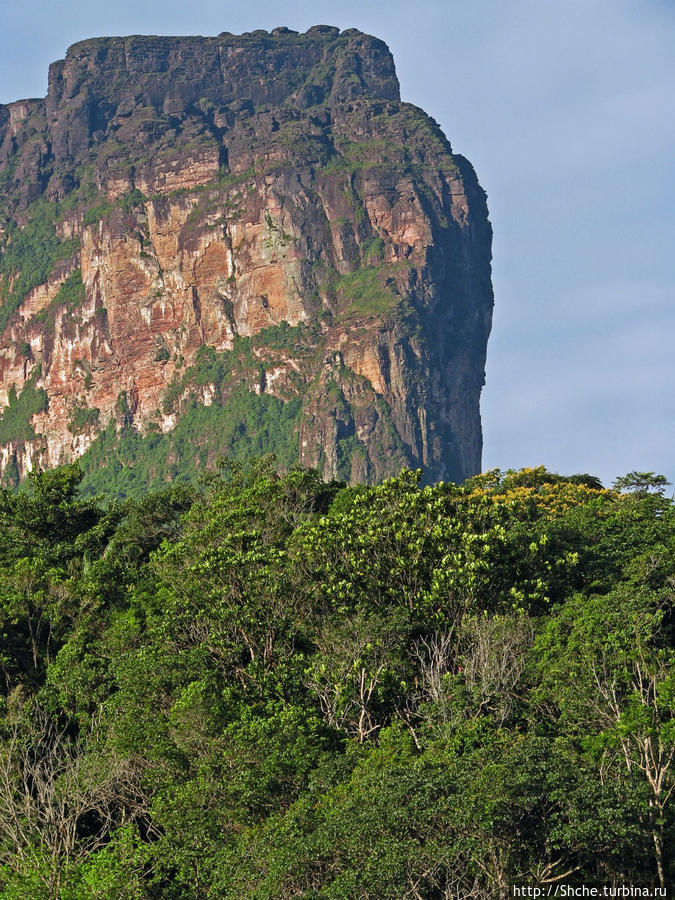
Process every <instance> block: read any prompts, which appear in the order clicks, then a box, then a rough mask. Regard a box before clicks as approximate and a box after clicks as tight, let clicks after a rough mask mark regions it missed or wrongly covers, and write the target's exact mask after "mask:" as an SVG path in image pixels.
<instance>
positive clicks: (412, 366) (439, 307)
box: [0, 26, 493, 493]
mask: <svg viewBox="0 0 675 900" xmlns="http://www.w3.org/2000/svg"><path fill="white" fill-rule="evenodd" d="M0 187H1V188H2V199H1V200H0V251H1V256H0V303H1V305H0V329H2V334H1V337H0V403H2V404H3V405H4V410H3V411H2V418H1V419H0V465H1V467H2V471H3V477H4V479H5V481H16V480H17V479H19V478H21V477H23V475H24V474H25V473H26V471H27V470H29V469H30V468H31V467H33V466H35V465H40V466H42V467H46V466H53V465H56V464H58V463H59V462H64V461H68V460H71V459H74V458H77V457H81V456H83V455H84V456H83V465H84V466H85V470H86V471H87V473H88V476H87V478H88V479H89V483H90V484H91V485H92V486H95V485H97V484H100V483H101V478H100V475H101V473H100V472H99V471H98V470H99V468H100V467H101V466H106V469H105V478H107V479H108V480H109V481H110V483H111V484H113V483H114V484H115V485H116V489H118V490H119V491H120V492H122V493H124V492H125V491H128V490H134V489H136V487H140V486H141V484H146V483H147V482H148V481H156V480H162V479H168V478H172V477H190V476H191V474H192V473H193V472H194V471H196V470H197V469H198V468H199V467H201V466H203V465H205V464H208V463H210V462H213V461H214V460H215V459H216V458H217V457H219V456H222V455H227V456H233V457H239V458H242V457H246V456H249V455H253V454H259V453H263V452H267V451H273V452H276V453H277V455H278V456H279V458H280V459H281V461H282V463H284V464H286V465H290V464H291V463H292V462H294V461H296V460H299V461H300V462H302V463H303V464H305V465H308V466H317V465H318V466H319V467H320V468H321V470H322V472H323V475H324V476H325V477H326V478H331V477H341V478H345V479H347V480H349V481H352V482H356V481H375V480H379V479H382V478H384V477H386V476H388V475H390V474H393V473H394V472H395V471H397V470H398V469H400V468H401V467H402V466H403V465H412V466H423V467H424V468H425V471H426V475H427V477H428V478H429V479H430V480H436V479H441V478H443V479H452V480H462V479H464V478H465V477H467V476H469V475H471V474H474V473H476V472H477V471H479V469H480V458H481V443H482V440H481V425H480V414H479V397H480V391H481V387H482V384H483V380H484V365H485V354H486V345H487V338H488V334H489V331H490V324H491V315H492V304H493V295H492V287H491V281H490V259H491V228H490V224H489V222H488V219H487V208H486V203H485V195H484V192H483V191H482V189H481V188H480V186H479V184H478V182H477V180H476V177H475V175H474V172H473V170H472V168H471V166H470V165H469V163H468V162H467V161H466V160H465V159H463V158H462V157H461V156H457V155H454V154H453V153H452V150H451V147H450V144H449V143H448V141H447V140H446V138H445V136H444V135H443V133H442V132H441V130H440V128H439V127H438V125H437V124H436V123H435V122H434V121H433V119H431V118H429V117H428V116H427V115H426V114H425V113H424V112H422V111H421V110H420V109H418V108H417V107H415V106H412V105H411V104H408V103H402V102H401V101H400V99H399V85H398V80H397V78H396V73H395V69H394V63H393V60H392V57H391V54H390V52H389V50H388V48H387V47H386V45H385V44H384V43H383V42H382V41H379V40H377V39H375V38H373V37H370V36H368V35H364V34H362V33H360V32H358V31H356V30H354V29H349V30H347V31H343V32H340V31H339V30H338V29H337V28H332V27H330V26H315V27H314V28H311V29H309V31H308V32H306V33H305V34H297V33H296V32H292V31H290V30H289V29H286V28H277V29H274V31H272V32H271V33H268V32H264V31H254V32H251V33H249V34H244V35H232V34H229V33H226V32H225V33H223V34H220V35H218V37H208V38H202V37H175V38H174V37H139V36H134V37H126V38H95V39H92V40H88V41H83V42H80V43H78V44H75V45H74V46H72V47H71V48H70V49H69V50H68V52H67V54H66V58H65V60H61V61H59V62H56V63H53V64H52V66H51V67H50V70H49V91H48V95H47V98H46V99H44V100H21V101H17V102H16V103H11V104H9V105H7V106H0ZM97 472H98V474H97ZM97 479H98V480H97ZM86 483H88V482H87V481H85V484H86ZM92 489H93V487H92Z"/></svg>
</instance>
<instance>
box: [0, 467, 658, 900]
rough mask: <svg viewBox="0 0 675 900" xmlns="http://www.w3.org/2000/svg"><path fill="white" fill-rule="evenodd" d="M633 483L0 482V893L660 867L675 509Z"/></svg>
mask: <svg viewBox="0 0 675 900" xmlns="http://www.w3.org/2000/svg"><path fill="white" fill-rule="evenodd" d="M638 475H639V473H637V474H635V473H633V474H632V475H631V476H630V477H628V478H627V479H624V480H623V481H622V482H621V483H620V485H619V486H620V487H621V489H622V490H624V491H625V493H620V492H619V491H618V490H604V489H602V487H601V486H600V485H599V483H598V482H597V480H596V479H593V478H591V477H590V476H578V477H573V478H563V477H560V476H555V475H552V474H551V473H548V472H546V471H545V470H544V469H527V470H522V471H520V472H506V473H500V472H498V471H495V472H489V473H487V474H485V475H481V476H477V477H476V478H474V479H471V480H470V481H468V482H467V483H466V484H464V485H463V486H461V487H458V486H456V485H454V484H439V485H437V486H435V487H425V488H423V487H420V484H419V478H418V474H417V473H415V472H410V471H404V472H402V473H401V474H400V475H399V476H398V477H396V478H393V479H390V480H388V481H386V482H384V483H383V484H381V485H380V486H377V487H364V486H361V487H354V488H348V487H345V486H344V484H342V483H339V482H332V483H324V482H323V481H322V480H321V479H320V478H319V477H318V476H317V475H316V474H315V473H314V472H312V471H309V470H302V469H299V468H292V469H291V470H290V471H288V472H287V474H285V475H279V474H277V468H276V465H275V464H274V462H273V461H271V460H269V459H267V460H261V461H259V462H258V463H256V464H254V465H252V466H250V467H247V468H244V467H241V466H240V465H237V464H236V463H229V464H228V465H224V466H223V467H222V468H221V469H220V470H219V471H218V472H217V473H211V474H209V475H207V476H206V477H205V478H204V479H203V480H202V484H201V485H200V486H199V487H197V488H193V487H188V486H186V485H180V484H175V485H173V486H172V487H170V488H166V489H164V490H161V491H159V492H156V493H150V494H147V495H146V496H142V497H140V498H138V499H135V500H128V501H126V502H124V503H123V504H119V503H111V504H107V505H103V504H102V503H101V502H100V501H98V500H97V499H95V498H86V499H83V498H82V497H81V495H79V494H78V485H79V482H80V478H81V474H80V472H79V471H78V469H77V468H76V467H73V466H69V467H65V468H61V469H55V470H52V471H48V472H45V473H37V474H33V475H31V476H30V478H29V480H28V483H27V484H26V485H25V486H24V488H23V489H22V490H21V491H19V492H15V493H8V492H3V493H2V494H0V519H1V520H2V521H1V522H0V562H1V568H0V572H1V574H0V579H1V585H0V587H1V590H0V627H1V629H2V634H3V646H2V655H1V656H0V668H1V671H2V691H1V693H2V699H1V700H0V784H1V785H2V790H1V791H0V896H2V897H5V898H8V900H9V898H12V900H18V898H22V900H23V898H25V897H29V896H30V897H34V898H36V900H41V898H45V900H46V898H64V900H66V898H67V900H76V898H77V900H79V898H82V900H84V898H91V897H99V898H109V900H113V898H114V900H117V898H120V897H130V898H131V897H133V898H159V897H168V896H170V897H175V898H181V897H185V898H187V897H223V898H230V897H231V898H237V900H239V898H242V897H250V898H261V900H262V898H291V897H304V898H310V897H311V898H334V900H336V898H343V900H347V898H353V897H357V896H358V897H363V898H373V900H387V898H388V900H401V898H410V900H415V898H416V900H419V898H424V900H435V898H438V897H442V896H457V895H467V896H468V895H470V896H474V897H485V898H488V897H493V896H499V895H502V894H505V893H506V892H508V891H509V889H510V886H511V885H513V884H523V883H525V884H546V885H549V884H550V885H553V886H555V885H556V884H558V883H567V884H570V883H574V884H580V883H586V884H588V883H589V882H598V881H599V882H602V883H607V884H614V885H616V884H619V883H622V882H626V883H632V884H643V885H660V884H664V883H666V882H668V881H669V879H672V878H673V877H674V876H675V871H674V870H673V860H674V859H675V817H674V816H673V812H672V805H671V803H670V800H671V796H672V794H673V791H674V790H675V765H674V755H675V718H674V716H673V707H674V703H673V701H674V699H675V682H674V680H673V679H674V674H673V673H674V668H673V600H674V598H675V568H674V567H673V560H674V559H675V554H674V553H673V551H674V550H675V518H674V515H675V508H674V507H673V504H672V501H669V500H667V499H666V498H665V497H664V496H663V489H664V485H663V484H662V483H661V482H660V481H659V479H658V478H656V479H655V478H649V477H638Z"/></svg>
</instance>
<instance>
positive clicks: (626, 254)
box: [0, 0, 675, 483]
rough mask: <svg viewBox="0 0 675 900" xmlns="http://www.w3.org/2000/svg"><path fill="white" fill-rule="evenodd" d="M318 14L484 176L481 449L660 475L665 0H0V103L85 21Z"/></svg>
mask: <svg viewBox="0 0 675 900" xmlns="http://www.w3.org/2000/svg"><path fill="white" fill-rule="evenodd" d="M279 10H281V12H280V11H279ZM317 23H323V24H334V25H339V26H340V27H343V28H348V27H357V28H360V29H362V30H363V31H367V32H370V33H371V34H375V35H377V36H378V37H380V38H382V39H383V40H385V41H386V42H387V44H388V45H389V47H390V48H391V50H392V52H393V54H394V59H395V61H396V67H397V71H398V76H399V80H400V82H401V95H402V97H403V99H404V100H409V101H411V102H413V103H416V104H418V105H419V106H422V107H423V108H424V109H425V110H426V111H427V112H428V113H429V114H430V115H432V116H433V117H434V118H435V119H436V120H437V121H438V122H439V123H440V124H441V126H442V127H443V130H444V131H445V133H446V134H447V136H448V138H449V139H450V141H451V143H452V145H453V148H454V149H455V150H456V151H457V152H458V153H462V154H464V155H465V156H467V157H468V158H469V159H470V160H471V161H472V163H473V164H474V166H475V168H476V171H477V173H478V177H479V179H480V181H481V184H482V185H483V187H484V188H485V190H486V191H487V193H488V205H489V209H490V217H491V220H492V223H493V227H494V264H493V268H494V287H495V295H496V304H495V318H494V327H493V333H492V337H491V338H490V344H489V347H488V364H487V385H486V388H485V390H484V394H483V403H482V410H483V430H484V436H485V446H484V453H483V466H484V468H492V467H494V466H499V467H501V468H508V467H520V466H525V465H538V464H540V463H543V464H544V465H546V466H547V467H548V468H550V469H552V470H554V471H558V472H561V473H573V472H591V473H594V474H596V475H599V476H600V477H601V478H602V480H603V481H604V482H605V483H610V482H611V481H612V480H613V479H614V478H615V477H616V476H617V475H619V474H623V473H624V472H626V471H628V470H630V469H641V470H653V471H657V472H663V473H665V474H666V475H668V477H669V478H670V480H671V481H675V450H674V445H675V378H674V376H673V370H674V363H673V357H674V355H675V354H674V353H673V346H674V344H675V341H674V337H675V306H674V304H673V286H674V284H675V277H674V276H675V213H674V211H673V201H674V199H675V165H674V161H675V153H674V150H675V53H673V47H675V3H674V2H673V0H566V2H564V3H560V2H552V0H509V2H504V0H471V2H467V0H421V2H417V3H410V2H402V0H390V2H386V3H384V2H379V0H375V2H367V0H361V2H354V0H343V2H341V3H339V4H333V3H327V2H323V0H315V2H312V3H308V2H296V0H287V2H285V3H284V4H276V3H271V2H267V0H249V2H248V3H246V4H236V5H235V6H233V7H232V8H228V5H227V4H224V3H222V2H215V0H201V2H200V0H194V2H181V3H178V2H170V0H162V2H160V0H145V2H143V3H140V2H137V0H136V2H130V0H119V2H109V3H102V2H100V0H90V2H84V0H65V2H60V3H59V2H54V0H52V2H50V3H48V2H46V0H37V2H29V3H26V0H23V2H21V3H20V2H17V0H0V102H3V103H7V102H10V101H11V100H17V99H20V98H23V97H28V96H44V94H45V93H46V86H47V67H48V65H49V63H50V62H52V61H53V60H55V59H59V58H62V57H63V55H64V53H65V50H66V47H67V46H68V45H70V44H72V43H74V42H75V41H77V40H81V39H83V38H87V37H93V36H98V35H111V34H217V33H218V32H220V31H232V32H235V33H236V32H241V31H251V30H253V29H255V28H268V29H271V28H273V27H274V26H276V25H288V26H289V27H291V28H295V29H297V30H300V31H303V30H305V29H306V28H308V27H309V26H310V25H313V24H317Z"/></svg>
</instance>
